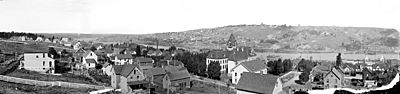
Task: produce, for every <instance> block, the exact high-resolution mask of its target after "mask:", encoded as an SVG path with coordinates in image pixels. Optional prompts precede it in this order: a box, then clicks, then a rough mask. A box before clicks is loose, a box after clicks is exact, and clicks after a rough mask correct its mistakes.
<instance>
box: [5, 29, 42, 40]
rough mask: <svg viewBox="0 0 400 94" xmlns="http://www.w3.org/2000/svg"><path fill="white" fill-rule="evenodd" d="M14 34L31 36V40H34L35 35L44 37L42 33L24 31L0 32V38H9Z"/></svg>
mask: <svg viewBox="0 0 400 94" xmlns="http://www.w3.org/2000/svg"><path fill="white" fill-rule="evenodd" d="M14 36H27V37H29V38H32V39H33V40H36V38H37V37H44V36H43V35H37V34H33V33H25V32H14V31H11V32H0V38H3V39H10V38H11V37H14Z"/></svg>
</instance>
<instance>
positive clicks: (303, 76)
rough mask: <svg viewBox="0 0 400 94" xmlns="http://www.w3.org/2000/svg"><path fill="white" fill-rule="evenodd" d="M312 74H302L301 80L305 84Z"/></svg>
mask: <svg viewBox="0 0 400 94" xmlns="http://www.w3.org/2000/svg"><path fill="white" fill-rule="evenodd" d="M309 75H310V73H309V72H303V73H301V74H300V76H299V79H300V81H301V82H303V83H305V82H307V81H308V79H309V77H308V76H309Z"/></svg>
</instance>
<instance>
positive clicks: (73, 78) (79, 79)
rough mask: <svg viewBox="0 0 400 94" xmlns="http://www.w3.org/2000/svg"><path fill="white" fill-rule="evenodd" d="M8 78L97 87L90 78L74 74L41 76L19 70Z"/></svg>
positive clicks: (36, 73)
mask: <svg viewBox="0 0 400 94" xmlns="http://www.w3.org/2000/svg"><path fill="white" fill-rule="evenodd" d="M7 76H12V77H19V78H25V79H32V80H40V81H63V82H71V83H82V84H93V85H96V84H95V83H93V82H92V81H91V80H90V79H89V78H87V77H85V76H79V75H74V74H69V73H64V74H62V75H49V74H41V73H38V72H34V71H28V70H21V69H17V70H15V71H14V72H12V73H10V74H7Z"/></svg>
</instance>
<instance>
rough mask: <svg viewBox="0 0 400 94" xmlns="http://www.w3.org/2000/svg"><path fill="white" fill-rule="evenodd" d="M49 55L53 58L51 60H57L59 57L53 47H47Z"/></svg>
mask: <svg viewBox="0 0 400 94" xmlns="http://www.w3.org/2000/svg"><path fill="white" fill-rule="evenodd" d="M49 54H50V55H52V56H53V58H58V57H59V55H58V53H57V51H56V50H55V49H54V48H53V47H49Z"/></svg>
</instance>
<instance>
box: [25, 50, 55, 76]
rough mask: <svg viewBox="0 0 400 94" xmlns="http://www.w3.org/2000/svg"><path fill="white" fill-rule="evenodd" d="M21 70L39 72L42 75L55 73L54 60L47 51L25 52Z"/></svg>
mask: <svg viewBox="0 0 400 94" xmlns="http://www.w3.org/2000/svg"><path fill="white" fill-rule="evenodd" d="M20 68H21V69H26V70H31V71H37V72H42V73H51V74H53V73H54V70H55V69H54V68H55V64H54V59H53V58H52V57H51V55H49V54H48V53H47V52H46V51H38V52H24V57H23V61H21V64H20Z"/></svg>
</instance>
